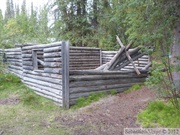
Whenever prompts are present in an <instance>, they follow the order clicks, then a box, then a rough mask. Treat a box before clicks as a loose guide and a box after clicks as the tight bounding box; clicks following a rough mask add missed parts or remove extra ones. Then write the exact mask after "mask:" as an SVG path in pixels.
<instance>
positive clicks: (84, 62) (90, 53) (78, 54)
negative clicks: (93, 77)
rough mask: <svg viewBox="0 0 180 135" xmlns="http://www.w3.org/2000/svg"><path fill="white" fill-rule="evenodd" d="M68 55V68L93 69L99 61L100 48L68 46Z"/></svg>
mask: <svg viewBox="0 0 180 135" xmlns="http://www.w3.org/2000/svg"><path fill="white" fill-rule="evenodd" d="M69 55H70V56H69V68H70V70H88V69H95V68H97V67H99V66H100V63H101V50H100V49H99V48H88V47H70V48H69Z"/></svg>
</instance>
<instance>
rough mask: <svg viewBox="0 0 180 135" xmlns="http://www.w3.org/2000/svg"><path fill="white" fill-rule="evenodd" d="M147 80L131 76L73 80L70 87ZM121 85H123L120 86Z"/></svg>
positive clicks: (87, 86)
mask: <svg viewBox="0 0 180 135" xmlns="http://www.w3.org/2000/svg"><path fill="white" fill-rule="evenodd" d="M144 80H145V77H144V78H139V79H137V78H131V79H121V78H120V79H108V80H102V79H100V80H99V79H97V80H91V81H90V80H89V81H71V82H70V88H79V87H86V88H87V89H88V88H90V87H91V86H106V85H117V84H119V85H121V84H122V87H123V85H124V84H129V83H136V82H143V81H144ZM120 87H121V86H120Z"/></svg>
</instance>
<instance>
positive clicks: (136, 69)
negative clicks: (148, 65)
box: [126, 51, 141, 75]
mask: <svg viewBox="0 0 180 135" xmlns="http://www.w3.org/2000/svg"><path fill="white" fill-rule="evenodd" d="M126 56H127V58H128V59H129V61H130V62H131V64H132V65H133V67H134V70H135V71H136V73H137V74H138V75H140V74H141V73H140V72H139V70H138V68H136V66H135V64H134V62H133V60H132V58H131V56H130V55H129V53H128V51H126Z"/></svg>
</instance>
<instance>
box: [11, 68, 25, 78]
mask: <svg viewBox="0 0 180 135" xmlns="http://www.w3.org/2000/svg"><path fill="white" fill-rule="evenodd" d="M8 71H10V72H14V73H15V74H17V75H20V76H22V74H23V72H22V70H16V69H12V68H11V69H8Z"/></svg>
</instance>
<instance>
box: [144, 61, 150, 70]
mask: <svg viewBox="0 0 180 135" xmlns="http://www.w3.org/2000/svg"><path fill="white" fill-rule="evenodd" d="M151 65H152V63H151V62H150V63H148V64H147V65H146V66H145V67H144V68H142V70H147V69H148V68H149V67H150V66H151Z"/></svg>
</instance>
